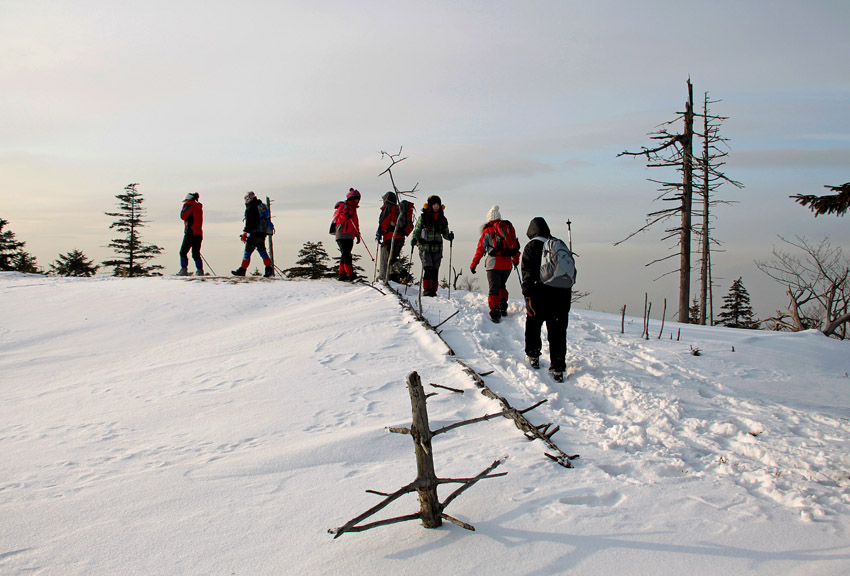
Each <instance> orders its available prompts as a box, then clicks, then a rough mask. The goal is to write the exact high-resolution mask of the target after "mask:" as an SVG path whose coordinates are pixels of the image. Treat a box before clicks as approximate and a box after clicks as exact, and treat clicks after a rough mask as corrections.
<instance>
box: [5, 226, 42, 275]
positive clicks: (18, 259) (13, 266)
mask: <svg viewBox="0 0 850 576" xmlns="http://www.w3.org/2000/svg"><path fill="white" fill-rule="evenodd" d="M8 223H9V221H8V220H4V219H2V218H0V271H13V272H26V273H30V274H34V273H37V272H38V264H37V263H36V261H35V256H33V255H32V254H29V253H28V252H26V251H24V246H26V242H19V241H18V240H15V233H14V232H12V231H11V230H6V231H5V232H4V231H3V228H4V227H5V226H6V224H8Z"/></svg>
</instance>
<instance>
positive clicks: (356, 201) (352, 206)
mask: <svg viewBox="0 0 850 576" xmlns="http://www.w3.org/2000/svg"><path fill="white" fill-rule="evenodd" d="M359 205H360V192H359V191H358V190H355V189H354V188H349V189H348V194H346V195H345V202H337V203H336V212H334V218H333V223H334V229H335V231H334V235H335V236H336V244H337V246H339V253H340V257H339V280H342V281H343V282H348V281H351V280H356V279H357V275H356V274H355V273H354V258H353V257H352V255H351V252H352V251H353V250H354V242H355V241H356V242H357V243H358V244H360V240H361V236H360V219H359V218H358V217H357V207H358V206H359Z"/></svg>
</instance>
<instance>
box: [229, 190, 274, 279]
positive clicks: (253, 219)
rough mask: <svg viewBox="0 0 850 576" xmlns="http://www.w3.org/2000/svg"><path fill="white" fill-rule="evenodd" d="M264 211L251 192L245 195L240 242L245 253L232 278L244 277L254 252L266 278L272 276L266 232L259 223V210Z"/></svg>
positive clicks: (272, 269)
mask: <svg viewBox="0 0 850 576" xmlns="http://www.w3.org/2000/svg"><path fill="white" fill-rule="evenodd" d="M261 207H262V208H263V209H264V210H265V204H263V203H262V201H261V200H260V199H259V198H257V195H256V194H254V193H253V192H248V193H247V194H245V227H244V228H243V229H242V235H241V236H240V237H239V239H240V240H242V242H243V243H244V244H245V253H244V254H243V255H242V265H241V266H240V267H239V268H237V269H236V270H231V272H232V274H233V275H234V276H245V273H246V272H247V271H248V266H249V265H250V264H251V255H252V254H253V253H254V250H256V251H257V252H258V253H259V254H260V257H261V258H262V259H263V264H264V265H265V267H266V272H265V274H263V276H265V277H266V278H271V277H273V276H274V268H273V267H272V260H271V258H269V253H268V252H266V232H265V231H264V228H263V227H262V225H261V222H260V208H261Z"/></svg>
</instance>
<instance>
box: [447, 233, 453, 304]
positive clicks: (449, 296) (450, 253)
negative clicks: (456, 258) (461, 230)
mask: <svg viewBox="0 0 850 576" xmlns="http://www.w3.org/2000/svg"><path fill="white" fill-rule="evenodd" d="M453 245H454V238H452V239H451V240H449V295H448V296H447V297H448V299H449V300H451V298H452V246H453Z"/></svg>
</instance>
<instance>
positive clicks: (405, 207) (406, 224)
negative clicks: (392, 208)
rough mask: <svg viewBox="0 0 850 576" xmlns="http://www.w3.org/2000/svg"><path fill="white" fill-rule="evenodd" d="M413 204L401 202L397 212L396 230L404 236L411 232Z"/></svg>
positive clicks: (406, 201) (405, 201)
mask: <svg viewBox="0 0 850 576" xmlns="http://www.w3.org/2000/svg"><path fill="white" fill-rule="evenodd" d="M413 223H414V217H413V202H410V201H408V200H402V201H401V204H400V206H399V211H398V229H399V232H401V233H402V234H404V235H405V236H409V235H410V233H411V232H413Z"/></svg>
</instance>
